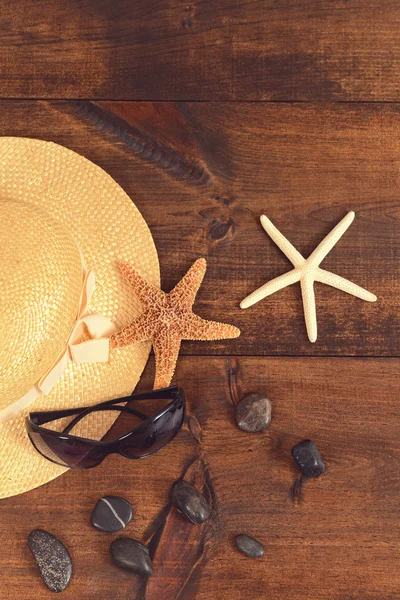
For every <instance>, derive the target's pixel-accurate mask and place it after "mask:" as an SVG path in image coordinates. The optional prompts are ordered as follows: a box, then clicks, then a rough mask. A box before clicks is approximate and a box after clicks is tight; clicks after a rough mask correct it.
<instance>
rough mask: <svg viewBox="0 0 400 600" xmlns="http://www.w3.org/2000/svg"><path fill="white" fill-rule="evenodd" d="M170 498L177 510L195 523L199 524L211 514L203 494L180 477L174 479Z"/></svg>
mask: <svg viewBox="0 0 400 600" xmlns="http://www.w3.org/2000/svg"><path fill="white" fill-rule="evenodd" d="M171 500H172V504H173V505H174V506H175V507H176V508H177V509H178V510H179V512H181V513H182V514H183V515H184V516H185V517H186V518H187V519H189V521H191V522H192V523H194V524H195V525H201V523H204V522H205V521H207V519H208V518H209V516H210V514H211V506H210V505H209V504H208V502H207V500H206V499H205V498H204V496H203V494H201V493H200V492H199V491H198V490H196V488H195V487H193V486H192V485H191V484H190V483H188V482H187V481H183V480H182V479H180V480H179V481H176V482H175V483H174V485H173V486H172V490H171Z"/></svg>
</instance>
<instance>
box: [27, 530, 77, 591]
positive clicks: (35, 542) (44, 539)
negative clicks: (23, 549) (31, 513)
mask: <svg viewBox="0 0 400 600" xmlns="http://www.w3.org/2000/svg"><path fill="white" fill-rule="evenodd" d="M28 548H29V550H30V551H31V552H32V554H33V556H34V558H35V560H36V563H37V566H38V567H39V571H40V575H41V577H42V579H43V581H44V583H45V584H46V586H47V587H48V588H49V590H51V591H52V592H62V591H63V590H65V588H66V587H67V586H68V584H69V582H70V581H71V577H72V560H71V556H70V554H69V552H68V550H67V549H66V547H65V546H64V544H63V543H62V542H60V540H59V539H57V538H56V537H55V536H54V535H53V534H51V533H49V532H48V531H44V530H43V529H34V530H33V531H31V533H30V534H29V536H28Z"/></svg>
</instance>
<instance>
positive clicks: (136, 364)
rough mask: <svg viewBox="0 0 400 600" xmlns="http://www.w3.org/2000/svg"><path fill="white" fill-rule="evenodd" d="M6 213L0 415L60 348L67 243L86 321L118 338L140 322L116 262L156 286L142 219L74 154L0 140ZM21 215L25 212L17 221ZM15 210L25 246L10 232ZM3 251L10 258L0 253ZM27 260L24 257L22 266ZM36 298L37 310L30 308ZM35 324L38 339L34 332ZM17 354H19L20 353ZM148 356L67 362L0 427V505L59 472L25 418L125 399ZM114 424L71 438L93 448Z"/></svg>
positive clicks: (67, 305)
mask: <svg viewBox="0 0 400 600" xmlns="http://www.w3.org/2000/svg"><path fill="white" fill-rule="evenodd" d="M10 206H12V211H11V212H13V214H14V217H13V219H10V226H9V227H8V226H7V222H6V223H4V222H3V221H2V222H1V225H0V248H1V249H2V251H1V254H0V256H1V265H2V269H1V271H2V275H1V280H0V285H1V287H0V290H1V292H0V297H1V299H0V339H1V341H0V347H1V349H0V375H1V376H3V374H4V380H3V379H2V380H1V387H0V407H3V406H7V404H9V403H10V402H12V401H13V400H14V397H16V398H18V397H19V396H20V395H21V394H23V393H24V392H26V391H27V390H28V389H29V388H30V387H31V386H32V385H33V384H34V383H35V382H36V381H37V374H38V373H39V376H40V375H41V374H43V372H44V371H45V370H46V366H50V365H49V363H50V364H51V361H52V357H53V356H54V354H57V350H58V348H59V347H60V346H61V347H62V344H63V343H64V342H65V339H66V337H67V335H68V332H69V330H70V328H71V323H70V321H71V319H73V317H72V316H71V315H72V314H74V310H73V309H72V306H73V305H74V307H76V303H77V297H79V292H80V284H81V272H82V271H81V269H82V267H81V263H80V258H79V254H77V250H76V247H74V242H75V243H76V244H77V245H78V246H79V248H80V249H81V250H82V252H83V255H84V258H85V262H86V264H87V266H88V267H89V268H92V269H93V271H94V272H95V275H96V289H95V292H94V295H93V298H92V301H91V303H90V306H89V312H96V313H100V314H103V315H105V316H106V317H108V318H109V319H111V320H112V321H113V322H114V323H115V325H116V326H117V327H118V328H122V327H125V326H126V325H128V324H129V323H131V322H132V320H133V319H135V318H136V317H137V316H138V315H139V314H140V312H141V306H140V303H139V301H138V299H137V298H136V297H135V296H134V295H133V294H132V291H131V290H130V288H129V286H127V285H126V283H125V282H124V281H123V278H122V275H121V273H120V270H119V268H118V264H119V262H120V261H126V262H128V263H130V264H132V265H133V266H134V267H135V268H136V269H138V271H139V272H140V273H141V274H142V276H143V277H144V278H145V279H147V280H148V281H149V282H151V283H153V284H155V285H159V283H160V281H159V265H158V259H157V253H156V249H155V246H154V243H153V239H152V237H151V233H150V231H149V229H148V227H147V225H146V223H145V221H144V219H143V218H142V216H141V215H140V213H139V212H138V210H137V209H136V207H135V206H134V204H133V203H132V201H131V200H130V198H129V197H128V196H127V195H126V194H125V192H124V191H123V190H122V189H121V188H120V187H119V186H118V184H117V183H116V182H115V181H114V180H113V179H112V178H111V177H110V176H109V175H108V174H107V173H105V171H103V170H102V169H100V168H99V167H97V166H96V165H94V164H93V163H91V162H90V161H88V160H87V159H85V158H83V157H82V156H80V155H78V154H76V153H75V152H72V151H70V150H67V149H66V148H63V147H62V146H59V145H57V144H53V143H50V142H43V141H39V140H31V139H24V138H0V214H3V212H4V214H5V212H6V211H8V210H11V209H9V207H10ZM23 206H25V207H28V208H27V212H26V213H25V214H23V212H22V211H21V209H22V207H23ZM18 210H19V211H20V214H21V220H22V221H21V227H22V226H23V227H24V228H25V229H26V237H24V236H21V231H20V230H18V223H16V221H17V220H18V219H17V218H16V217H17V216H18ZM15 211H16V212H15ZM28 213H29V215H30V217H31V218H32V220H30V219H28V221H29V224H28V223H27V219H26V215H27V214H28ZM41 216H43V219H41ZM45 222H46V224H45ZM38 231H39V232H40V236H39V235H38V233H37V232H38ZM68 232H69V235H68ZM13 236H14V237H15V239H16V241H18V239H19V240H20V241H21V243H22V250H20V251H17V249H16V247H15V248H14V246H16V245H17V244H16V242H15V243H14V242H13V243H12V244H11V240H12V238H13ZM35 244H36V250H35ZM8 245H10V247H11V246H12V250H13V253H12V252H11V250H10V251H9V250H4V248H6V247H7V246H8ZM27 251H29V252H30V254H31V256H29V257H27V256H26V252H27ZM16 257H17V258H16ZM55 257H57V259H56V261H57V262H58V263H59V264H58V266H57V268H56V267H55V266H54V261H55ZM4 265H5V266H4ZM32 269H33V270H34V271H32ZM36 269H37V271H36V273H37V276H35V270H36ZM24 273H25V276H24V277H23V274H24ZM78 273H79V274H78ZM6 275H7V276H9V277H10V280H11V281H10V282H9V283H8V284H7V285H5V287H4V289H6V290H7V293H10V294H11V291H12V293H13V294H14V300H13V301H10V302H9V303H8V307H7V303H5V302H4V298H3V297H2V294H3V277H5V276H6ZM77 275H78V276H77ZM60 281H64V282H65V283H66V282H69V284H70V288H71V289H69V290H68V291H66V290H65V287H64V288H63V287H62V286H60V285H59V283H60ZM21 284H23V285H21ZM24 288H25V289H24ZM62 289H63V290H64V291H62ZM39 293H40V296H41V298H42V300H41V301H40V302H39V303H37V305H36V304H35V299H36V300H37V298H38V296H39ZM34 304H35V306H33V305H34ZM61 308H62V310H63V318H61V316H60V314H59V313H60V311H61ZM75 310H76V309H75ZM74 316H75V315H74ZM40 322H42V324H43V326H44V328H45V334H43V333H40V332H39V331H38V329H39V328H38V327H37V323H40ZM10 323H11V324H12V326H11V328H10ZM48 336H50V338H49V337H48ZM45 338H47V340H48V347H46V344H44V341H43V340H44V339H45ZM22 344H28V346H27V348H29V351H25V348H24V347H21V345H22ZM4 349H7V352H6V354H4ZM149 351H150V344H149V343H138V344H135V345H132V346H127V347H125V348H121V349H115V350H112V352H111V354H110V359H109V361H108V363H94V364H91V363H88V364H81V365H78V364H74V363H72V362H69V363H68V366H67V368H66V370H65V372H64V375H63V376H62V377H61V379H60V380H59V381H58V382H57V383H56V385H55V387H54V388H53V390H52V391H51V393H50V394H49V395H48V396H47V397H45V396H41V397H40V398H38V400H36V401H35V402H34V403H32V404H31V405H30V407H29V408H28V409H27V410H26V411H24V412H23V413H21V414H20V415H18V416H17V417H15V418H13V419H10V420H9V421H7V422H5V423H3V424H0V498H5V497H8V496H13V495H16V494H20V493H22V492H25V491H28V490H30V489H33V488H35V487H37V486H39V485H42V484H43V483H46V482H47V481H50V480H52V479H54V478H55V477H57V476H58V475H61V474H62V473H63V472H64V471H65V469H64V468H63V467H59V466H58V465H54V464H52V463H50V462H49V461H47V460H45V459H44V458H42V457H41V456H40V455H39V454H38V453H37V452H36V451H35V449H34V448H33V446H32V445H31V443H30V442H29V439H28V437H27V434H26V432H25V423H24V421H25V417H26V414H27V413H28V412H29V411H38V410H49V409H54V408H60V409H61V408H70V407H74V406H89V405H92V404H96V403H97V402H101V401H103V400H108V399H111V398H115V397H117V396H122V395H126V394H129V393H131V391H132V390H133V389H134V387H135V386H136V384H137V382H138V380H139V378H140V375H141V373H142V370H143V368H144V366H145V364H146V361H147V358H148V354H149ZM10 354H12V356H10ZM7 355H8V359H7ZM35 356H36V357H37V361H35ZM39 361H40V369H39V370H38V369H37V367H38V362H39ZM42 366H43V371H42ZM10 373H14V381H13V377H11V376H10ZM115 418H116V415H114V414H113V413H110V414H107V413H104V414H101V413H95V414H94V415H92V416H91V418H88V419H84V420H83V421H82V422H81V423H80V424H79V426H78V427H77V428H76V430H74V432H76V434H77V435H83V436H86V437H94V438H97V439H100V438H101V437H102V436H103V435H104V434H105V433H106V431H107V430H108V429H109V428H110V426H111V425H112V423H113V422H114V420H115Z"/></svg>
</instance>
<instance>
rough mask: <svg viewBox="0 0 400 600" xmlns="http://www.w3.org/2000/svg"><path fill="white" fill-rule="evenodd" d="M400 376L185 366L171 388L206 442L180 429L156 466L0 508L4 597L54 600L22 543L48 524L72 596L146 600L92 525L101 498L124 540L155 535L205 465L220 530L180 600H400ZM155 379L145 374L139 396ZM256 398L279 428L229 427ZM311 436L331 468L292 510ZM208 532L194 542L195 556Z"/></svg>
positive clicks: (281, 363)
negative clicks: (249, 541)
mask: <svg viewBox="0 0 400 600" xmlns="http://www.w3.org/2000/svg"><path fill="white" fill-rule="evenodd" d="M399 367H400V364H399V360H398V359H346V358H303V357H299V358H287V357H286V358H282V357H280V358H251V357H247V358H246V357H243V358H237V357H236V358H235V357H204V358H202V359H201V360H199V358H197V357H183V358H182V359H181V360H180V362H179V364H178V370H177V380H178V381H179V382H181V383H182V384H183V385H184V387H185V391H186V397H187V402H188V407H189V412H190V414H191V415H192V417H193V418H196V419H197V421H198V423H199V427H200V428H201V431H202V440H201V442H198V441H196V439H195V438H194V436H193V435H192V434H191V433H190V432H189V431H188V430H187V428H185V430H184V431H183V432H182V433H181V434H180V435H179V436H178V437H177V438H176V440H175V441H174V442H173V443H172V444H171V445H170V446H169V447H168V448H166V449H165V450H163V451H162V452H160V453H158V454H157V455H154V456H153V457H151V458H149V459H145V460H141V461H132V462H128V461H127V460H124V459H122V458H120V457H110V458H109V459H107V461H105V462H104V463H103V464H102V465H101V466H100V467H98V468H96V469H93V470H92V471H88V472H86V473H82V472H76V471H75V472H69V473H67V474H66V475H65V476H63V477H61V478H59V479H57V480H55V481H53V482H50V483H49V484H47V485H45V486H43V487H41V488H39V489H38V490H35V491H32V492H30V493H28V494H23V495H21V496H17V497H15V498H11V499H9V500H3V501H1V502H0V527H1V531H2V549H1V565H2V573H3V574H5V576H3V578H2V586H1V594H0V597H1V598H2V599H3V598H4V599H7V600H16V599H17V598H21V597H23V598H24V600H39V599H40V600H42V599H45V598H49V597H50V596H51V594H50V592H46V590H45V589H44V588H43V587H41V583H40V580H39V578H38V575H37V573H36V570H35V566H34V564H33V561H32V557H31V556H30V554H29V551H28V549H27V547H26V537H27V534H28V533H29V531H30V530H31V529H32V528H34V527H38V526H40V527H44V528H46V529H49V530H50V531H52V532H54V533H55V534H57V535H59V536H60V538H61V539H63V540H64V541H65V543H66V544H67V545H68V547H69V548H70V550H71V553H72V555H73V559H74V565H75V576H74V579H73V581H72V583H71V586H70V588H69V589H68V590H66V591H65V592H64V594H63V597H64V598H65V600H72V599H74V600H75V599H76V598H85V599H87V600H92V599H93V600H97V599H102V598H110V597H112V598H115V599H117V600H118V599H121V600H122V599H123V600H126V599H127V598H129V599H131V600H139V598H141V596H140V595H138V593H137V592H136V590H137V585H138V582H137V581H136V579H135V578H134V577H132V576H131V575H129V574H127V573H125V572H124V571H121V570H119V569H117V567H114V566H113V565H112V564H111V561H110V558H109V555H108V547H109V544H110V542H111V541H112V539H114V537H115V536H114V535H106V534H102V533H100V532H96V531H95V530H94V529H92V528H91V526H90V524H89V517H90V512H91V509H92V507H93V505H94V504H95V502H96V500H97V499H98V497H99V496H101V495H102V494H104V493H109V494H110V493H113V494H120V495H122V496H123V497H126V498H127V499H128V500H130V501H131V502H132V503H133V504H134V507H135V511H136V516H135V518H134V520H133V522H132V523H131V524H130V525H129V527H128V528H127V529H126V530H125V531H124V535H128V536H132V537H136V538H138V539H148V538H149V537H151V536H152V535H153V534H154V532H155V531H156V530H157V529H158V528H160V526H162V524H163V523H164V522H165V519H166V518H168V517H167V516H166V515H168V512H167V513H166V512H165V510H164V509H165V507H167V506H168V493H169V489H170V486H171V484H172V483H173V481H174V480H175V479H176V478H178V477H180V476H181V475H182V474H183V473H184V471H185V470H186V469H187V468H188V466H189V465H190V464H191V462H192V461H193V459H196V458H198V457H201V459H202V461H203V463H204V465H205V466H206V468H207V472H208V477H209V481H210V485H211V486H212V488H213V494H214V496H215V497H214V500H213V503H214V509H215V510H216V512H217V516H218V523H219V525H218V527H215V528H213V529H212V537H211V539H209V542H208V545H206V547H205V550H204V553H203V556H202V558H201V560H200V562H198V563H197V564H195V565H194V567H195V568H194V569H193V572H192V573H191V574H190V577H189V579H188V580H187V582H186V583H185V585H184V586H183V589H182V591H181V593H180V595H179V600H209V599H210V598H221V599H227V598H231V599H232V600H233V599H234V600H236V599H237V600H239V599H242V598H251V599H252V600H264V599H265V598H273V599H274V600H288V599H289V598H296V600H310V598H316V599H318V600H332V599H334V600H339V599H342V598H352V599H353V600H377V599H378V598H379V600H395V598H397V597H398V589H399V585H400V574H399V570H398V569H397V562H398V554H399V551H400V547H399V539H400V536H399V533H400V532H399V523H400V507H399V502H398V496H399V492H400V484H399V477H398V472H399V461H400V449H399V444H398V431H399V426H400V416H399V411H398V397H399V378H398V371H399ZM151 371H152V368H149V369H148V370H147V372H146V373H145V375H144V377H143V378H142V382H141V386H143V388H146V387H148V386H149V385H150V382H151V377H152V372H151ZM251 391H254V392H264V393H265V392H266V393H267V394H268V396H269V397H270V399H271V401H272V405H273V416H272V423H271V426H270V428H269V429H268V430H266V431H265V432H263V433H261V434H246V433H244V432H242V431H240V430H238V429H237V428H236V425H235V424H234V418H233V404H232V396H233V397H235V395H236V394H237V395H238V397H241V396H242V395H244V394H246V393H248V392H251ZM121 422H122V421H120V423H119V425H118V426H119V427H120V426H121ZM304 438H311V439H313V440H314V441H315V443H316V444H317V446H318V448H319V450H320V452H321V454H322V456H323V458H324V460H325V462H326V465H327V471H326V473H325V474H324V475H323V476H322V477H320V478H319V479H316V480H313V481H308V482H307V483H306V484H305V486H304V489H303V493H302V496H301V498H300V500H298V501H297V502H294V501H293V500H292V497H291V493H290V490H291V486H292V484H293V482H294V480H295V478H296V476H297V471H296V468H295V467H294V464H293V461H292V459H291V456H290V448H291V447H292V445H293V444H295V443H296V442H298V441H300V440H301V439H304ZM193 527H195V526H193ZM161 529H162V527H161ZM201 532H202V529H201V527H200V528H199V529H198V530H196V532H194V534H195V535H196V539H197V541H198V544H199V551H200V550H201V548H202V546H201V544H202V541H201V540H202V533H201ZM242 532H245V533H248V534H249V535H253V536H255V537H256V538H258V539H259V540H260V541H262V542H263V544H264V545H265V549H266V552H265V556H264V558H263V559H261V560H254V561H252V560H249V559H247V558H246V557H244V556H242V555H240V554H239V553H238V552H237V551H236V550H235V548H234V545H233V537H234V535H235V534H237V533H242ZM163 535H164V533H162V534H161V543H162V545H161V546H160V548H162V551H163V552H164V562H163V564H164V568H167V567H168V569H169V572H170V573H171V572H173V571H171V569H172V570H173V569H174V568H175V569H176V570H175V573H183V575H184V573H185V569H186V568H187V566H188V563H187V562H185V557H184V556H177V553H176V547H175V545H174V544H173V543H171V544H169V545H168V541H169V537H170V536H169V535H168V536H167V538H164V539H163ZM171 535H172V534H171ZM197 536H198V537H197ZM171 541H172V538H171ZM192 542H193V539H192ZM191 548H192V549H193V546H191ZM191 551H193V550H191ZM178 565H180V566H181V568H182V570H181V571H180V570H179V566H178ZM158 568H160V569H161V568H162V565H159V566H158ZM171 582H172V580H171V579H168V578H165V579H164V587H163V595H162V597H163V599H164V600H177V598H178V596H177V595H176V591H175V590H176V587H174V585H171ZM159 584H160V582H158V585H159ZM152 585H156V582H155V583H154V584H152ZM150 597H151V598H153V596H150ZM158 597H159V596H157V598H158Z"/></svg>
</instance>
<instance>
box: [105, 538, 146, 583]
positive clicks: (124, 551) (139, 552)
mask: <svg viewBox="0 0 400 600" xmlns="http://www.w3.org/2000/svg"><path fill="white" fill-rule="evenodd" d="M110 552H111V556H112V559H113V561H114V562H115V564H116V565H117V566H118V567H121V569H126V570H127V571H131V572H132V573H136V575H141V576H142V577H150V575H153V565H152V562H151V559H150V554H149V550H148V548H147V546H145V545H144V544H142V543H141V542H138V541H137V540H133V539H131V538H118V539H116V540H114V541H113V543H112V544H111V546H110Z"/></svg>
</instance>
